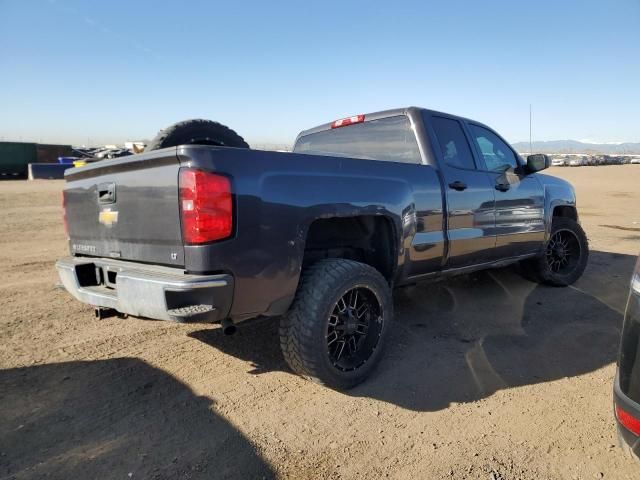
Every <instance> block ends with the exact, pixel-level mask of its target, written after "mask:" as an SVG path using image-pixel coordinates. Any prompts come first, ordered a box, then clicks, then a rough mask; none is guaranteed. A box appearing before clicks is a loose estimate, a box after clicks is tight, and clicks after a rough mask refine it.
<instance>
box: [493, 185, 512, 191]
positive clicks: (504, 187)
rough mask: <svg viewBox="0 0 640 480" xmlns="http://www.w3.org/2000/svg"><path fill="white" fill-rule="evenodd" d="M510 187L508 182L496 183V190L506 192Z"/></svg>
mask: <svg viewBox="0 0 640 480" xmlns="http://www.w3.org/2000/svg"><path fill="white" fill-rule="evenodd" d="M510 188H511V185H509V184H508V183H496V190H498V191H500V192H506V191H507V190H509V189H510Z"/></svg>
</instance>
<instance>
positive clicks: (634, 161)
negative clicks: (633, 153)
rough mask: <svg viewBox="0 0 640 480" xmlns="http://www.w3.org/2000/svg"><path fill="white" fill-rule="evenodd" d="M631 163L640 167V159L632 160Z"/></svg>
mask: <svg viewBox="0 0 640 480" xmlns="http://www.w3.org/2000/svg"><path fill="white" fill-rule="evenodd" d="M629 163H631V164H635V165H640V158H638V157H634V158H632V159H631V161H629Z"/></svg>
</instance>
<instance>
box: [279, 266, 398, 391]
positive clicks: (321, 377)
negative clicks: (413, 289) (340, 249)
mask: <svg viewBox="0 0 640 480" xmlns="http://www.w3.org/2000/svg"><path fill="white" fill-rule="evenodd" d="M392 316H393V303H392V299H391V289H390V288H389V285H388V284H387V282H386V280H385V279H384V277H383V276H382V275H381V274H380V273H379V272H378V271H377V270H375V269H374V268H372V267H370V266H369V265H365V264H363V263H359V262H354V261H351V260H343V259H328V260H322V261H319V262H318V263H316V264H314V265H312V266H311V267H310V268H308V269H307V270H306V271H305V272H303V275H302V278H301V281H300V285H299V288H298V292H297V294H296V298H295V300H294V303H293V304H292V306H291V308H290V309H289V311H288V312H287V313H286V314H285V315H284V316H283V317H282V319H281V321H280V346H281V348H282V353H283V355H284V358H285V360H286V361H287V363H288V364H289V366H290V367H291V369H292V370H293V371H295V372H296V373H298V374H299V375H302V376H304V377H308V378H310V379H312V380H314V381H316V382H318V383H321V384H324V385H327V386H330V387H332V388H338V389H347V388H351V387H353V386H355V385H357V384H358V383H360V382H362V381H363V380H365V379H366V378H367V376H368V375H369V374H370V373H371V371H372V370H373V368H374V367H375V365H376V364H377V363H378V361H379V360H380V358H381V355H382V348H383V345H384V343H385V340H386V337H387V335H388V331H389V323H390V322H391V320H392Z"/></svg>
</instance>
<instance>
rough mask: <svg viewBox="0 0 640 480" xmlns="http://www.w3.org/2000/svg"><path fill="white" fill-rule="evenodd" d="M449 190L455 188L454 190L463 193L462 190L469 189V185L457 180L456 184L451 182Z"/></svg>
mask: <svg viewBox="0 0 640 480" xmlns="http://www.w3.org/2000/svg"><path fill="white" fill-rule="evenodd" d="M449 188H453V189H454V190H457V191H459V192H461V191H462V190H464V189H466V188H467V184H466V183H464V182H461V181H460V180H456V181H455V182H451V183H450V184H449Z"/></svg>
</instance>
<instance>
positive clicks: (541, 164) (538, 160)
mask: <svg viewBox="0 0 640 480" xmlns="http://www.w3.org/2000/svg"><path fill="white" fill-rule="evenodd" d="M550 166H551V160H550V159H549V157H548V156H547V155H544V154H542V153H536V154H535V155H528V156H527V173H536V172H539V171H540V170H544V169H545V168H549V167H550Z"/></svg>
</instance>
